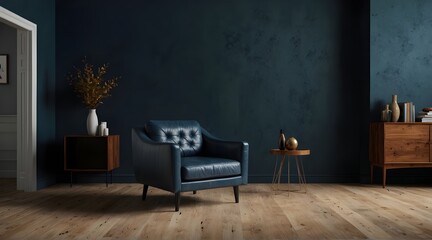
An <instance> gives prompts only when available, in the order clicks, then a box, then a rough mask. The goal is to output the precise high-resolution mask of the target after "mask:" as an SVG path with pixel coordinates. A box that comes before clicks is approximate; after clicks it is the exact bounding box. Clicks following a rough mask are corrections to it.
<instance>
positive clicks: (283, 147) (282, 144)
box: [279, 129, 285, 150]
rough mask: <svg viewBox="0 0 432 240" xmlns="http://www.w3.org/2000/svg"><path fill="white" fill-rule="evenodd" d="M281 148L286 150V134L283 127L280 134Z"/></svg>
mask: <svg viewBox="0 0 432 240" xmlns="http://www.w3.org/2000/svg"><path fill="white" fill-rule="evenodd" d="M279 149H280V150H285V134H284V133H283V131H282V129H281V130H280V134H279Z"/></svg>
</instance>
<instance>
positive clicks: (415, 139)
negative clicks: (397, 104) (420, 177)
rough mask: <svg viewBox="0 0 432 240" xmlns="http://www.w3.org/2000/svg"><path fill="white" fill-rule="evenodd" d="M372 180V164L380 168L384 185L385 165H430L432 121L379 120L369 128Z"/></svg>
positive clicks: (388, 166)
mask: <svg viewBox="0 0 432 240" xmlns="http://www.w3.org/2000/svg"><path fill="white" fill-rule="evenodd" d="M369 161H370V164H371V183H372V181H373V170H374V166H378V167H381V168H382V171H383V187H385V185H386V175H387V169H395V168H429V167H432V124H431V123H402V122H400V123H399V122H395V123H393V122H385V123H384V122H379V123H371V124H370V128H369Z"/></svg>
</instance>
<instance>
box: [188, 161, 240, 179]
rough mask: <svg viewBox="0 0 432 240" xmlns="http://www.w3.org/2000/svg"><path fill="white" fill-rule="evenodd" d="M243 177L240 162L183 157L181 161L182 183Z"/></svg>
mask: <svg viewBox="0 0 432 240" xmlns="http://www.w3.org/2000/svg"><path fill="white" fill-rule="evenodd" d="M239 175H241V166H240V162H238V161H235V160H231V159H226V158H213V157H202V156H195V157H183V158H182V159H181V178H182V181H196V180H205V179H214V178H222V177H231V176H239Z"/></svg>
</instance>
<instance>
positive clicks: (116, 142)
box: [64, 135, 120, 186]
mask: <svg viewBox="0 0 432 240" xmlns="http://www.w3.org/2000/svg"><path fill="white" fill-rule="evenodd" d="M119 160H120V136H119V135H109V136H86V135H83V136H65V137H64V170H65V171H69V172H70V184H71V186H72V173H73V172H105V176H106V179H105V182H106V185H107V186H108V173H111V183H112V171H113V170H114V169H116V168H118V167H119V166H120V163H119Z"/></svg>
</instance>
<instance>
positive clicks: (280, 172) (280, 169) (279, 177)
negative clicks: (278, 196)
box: [278, 155, 285, 189]
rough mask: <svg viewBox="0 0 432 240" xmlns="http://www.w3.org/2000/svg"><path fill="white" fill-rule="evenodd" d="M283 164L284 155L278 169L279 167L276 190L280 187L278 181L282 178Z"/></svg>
mask: <svg viewBox="0 0 432 240" xmlns="http://www.w3.org/2000/svg"><path fill="white" fill-rule="evenodd" d="M284 162H285V155H284V156H283V158H282V162H281V165H280V167H279V173H278V175H279V176H278V189H279V185H280V179H281V176H282V169H283V165H284Z"/></svg>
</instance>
